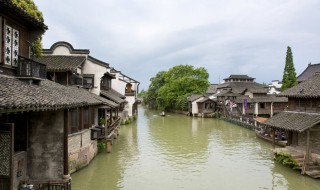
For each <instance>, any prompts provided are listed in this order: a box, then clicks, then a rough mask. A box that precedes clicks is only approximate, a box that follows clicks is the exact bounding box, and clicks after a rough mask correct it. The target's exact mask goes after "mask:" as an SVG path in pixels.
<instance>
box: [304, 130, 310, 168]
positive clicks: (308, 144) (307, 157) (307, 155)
mask: <svg viewBox="0 0 320 190" xmlns="http://www.w3.org/2000/svg"><path fill="white" fill-rule="evenodd" d="M309 158H310V130H309V129H308V130H307V150H306V162H305V164H306V170H308V169H309V168H308V165H309Z"/></svg>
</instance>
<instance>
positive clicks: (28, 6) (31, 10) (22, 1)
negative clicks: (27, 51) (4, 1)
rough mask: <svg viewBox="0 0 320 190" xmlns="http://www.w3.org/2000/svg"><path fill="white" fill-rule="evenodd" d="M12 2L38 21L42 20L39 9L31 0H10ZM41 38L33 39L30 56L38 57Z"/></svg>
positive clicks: (40, 50)
mask: <svg viewBox="0 0 320 190" xmlns="http://www.w3.org/2000/svg"><path fill="white" fill-rule="evenodd" d="M12 3H13V4H15V5H17V6H18V7H20V8H21V9H23V10H25V11H26V12H27V13H28V14H29V15H30V16H32V17H33V18H35V19H36V20H38V21H39V22H43V15H42V12H41V11H39V9H38V7H37V6H36V5H35V4H34V2H33V1H32V0H12ZM41 41H42V39H41V38H39V39H38V40H36V41H34V42H33V43H32V44H31V54H32V55H31V56H32V57H40V56H41V52H42V42H41Z"/></svg>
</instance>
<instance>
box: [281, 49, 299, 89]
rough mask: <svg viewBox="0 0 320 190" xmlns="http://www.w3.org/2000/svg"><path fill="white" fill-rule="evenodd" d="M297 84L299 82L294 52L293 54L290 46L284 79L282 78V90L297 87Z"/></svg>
mask: <svg viewBox="0 0 320 190" xmlns="http://www.w3.org/2000/svg"><path fill="white" fill-rule="evenodd" d="M297 84H298V82H297V76H296V70H295V68H294V64H293V58H292V52H291V48H290V47H289V46H288V48H287V55H286V64H285V67H284V71H283V77H282V87H281V89H282V91H284V90H286V89H288V88H291V87H293V86H296V85H297Z"/></svg>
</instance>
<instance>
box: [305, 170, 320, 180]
mask: <svg viewBox="0 0 320 190" xmlns="http://www.w3.org/2000/svg"><path fill="white" fill-rule="evenodd" d="M306 174H307V175H308V176H310V177H313V178H320V170H308V171H306Z"/></svg>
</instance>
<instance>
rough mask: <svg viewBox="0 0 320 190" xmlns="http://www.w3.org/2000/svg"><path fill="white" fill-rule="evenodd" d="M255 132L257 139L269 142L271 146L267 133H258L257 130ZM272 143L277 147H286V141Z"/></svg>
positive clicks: (276, 140)
mask: <svg viewBox="0 0 320 190" xmlns="http://www.w3.org/2000/svg"><path fill="white" fill-rule="evenodd" d="M255 132H256V136H257V137H259V138H260V139H262V140H264V141H267V142H270V143H271V144H272V142H273V139H272V137H270V136H269V135H268V134H267V133H261V131H258V130H256V131H255ZM274 143H275V144H276V145H278V146H281V147H286V146H287V141H286V140H278V139H275V140H274Z"/></svg>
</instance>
